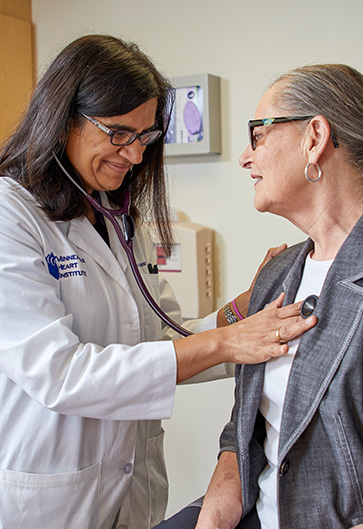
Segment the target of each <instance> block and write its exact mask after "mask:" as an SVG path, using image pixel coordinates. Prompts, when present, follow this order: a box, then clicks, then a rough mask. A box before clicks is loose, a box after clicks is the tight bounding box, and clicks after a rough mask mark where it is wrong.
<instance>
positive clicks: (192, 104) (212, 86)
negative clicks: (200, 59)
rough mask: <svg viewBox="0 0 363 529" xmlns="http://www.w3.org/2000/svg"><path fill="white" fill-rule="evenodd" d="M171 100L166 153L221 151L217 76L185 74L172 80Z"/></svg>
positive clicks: (213, 152) (178, 154)
mask: <svg viewBox="0 0 363 529" xmlns="http://www.w3.org/2000/svg"><path fill="white" fill-rule="evenodd" d="M172 84H173V85H174V87H175V88H174V91H175V102H174V107H173V111H172V114H171V119H170V123H169V127H168V131H167V133H166V136H165V152H166V155H167V156H191V155H200V154H220V153H221V108H220V99H221V97H220V84H221V83H220V77H217V76H216V75H211V74H199V75H187V76H185V77H176V78H174V79H172Z"/></svg>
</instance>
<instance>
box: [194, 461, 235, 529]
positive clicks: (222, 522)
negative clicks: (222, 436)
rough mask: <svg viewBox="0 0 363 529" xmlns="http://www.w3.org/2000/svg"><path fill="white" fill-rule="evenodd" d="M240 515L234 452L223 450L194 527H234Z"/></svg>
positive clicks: (211, 528) (231, 528) (230, 528)
mask: <svg viewBox="0 0 363 529" xmlns="http://www.w3.org/2000/svg"><path fill="white" fill-rule="evenodd" d="M241 516H242V493H241V481H240V477H239V472H238V465H237V458H236V454H234V453H233V452H223V453H222V455H221V456H220V458H219V461H218V464H217V466H216V469H215V471H214V474H213V477H212V479H211V482H210V484H209V487H208V490H207V493H206V495H205V498H204V502H203V507H202V510H201V511H200V514H199V518H198V523H197V525H196V529H234V528H235V527H236V525H237V524H238V522H239V521H240V519H241Z"/></svg>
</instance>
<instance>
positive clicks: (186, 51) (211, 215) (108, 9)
mask: <svg viewBox="0 0 363 529" xmlns="http://www.w3.org/2000/svg"><path fill="white" fill-rule="evenodd" d="M32 4H33V22H34V25H35V40H36V55H37V60H38V66H39V69H40V70H42V69H43V68H44V67H45V66H46V64H47V63H48V60H49V59H50V58H51V57H53V56H54V55H55V54H56V53H57V52H58V51H60V49H61V48H62V47H63V46H64V45H65V44H67V43H68V42H69V41H71V40H73V39H74V38H76V37H78V36H80V35H81V34H85V33H110V34H114V35H116V36H121V37H123V38H126V39H130V40H135V41H136V42H138V43H139V44H140V45H141V46H142V48H143V49H144V51H146V52H147V53H148V54H149V55H150V56H151V57H152V59H153V60H154V62H155V63H156V65H157V66H158V67H159V69H160V70H161V71H162V72H163V73H164V74H166V75H167V76H169V77H175V76H181V75H189V74H198V73H212V74H215V75H218V76H220V77H221V78H222V141H223V153H222V154H221V155H220V156H216V157H212V158H203V157H198V158H196V159H189V160H187V161H184V160H177V161H174V162H172V163H168V172H169V176H170V184H171V197H172V206H173V207H174V208H175V209H176V210H178V211H181V212H183V214H184V215H185V216H186V218H187V220H190V221H192V222H198V223H200V224H204V225H206V226H209V227H211V228H213V229H214V230H215V233H216V245H217V252H216V261H215V266H216V271H217V277H216V279H217V299H216V306H218V307H219V306H221V305H222V304H223V303H224V302H225V301H227V300H229V299H231V298H232V296H234V295H235V294H237V293H238V292H240V291H243V290H244V289H245V288H246V287H247V286H248V285H249V282H250V280H251V279H252V277H253V275H254V272H255V270H256V268H257V266H258V264H259V262H260V260H261V259H262V257H263V255H264V254H265V250H266V249H267V248H268V247H270V246H275V245H278V244H280V243H282V242H287V243H288V244H292V243H294V242H297V241H299V240H301V239H302V238H303V237H304V235H303V234H301V233H300V232H299V231H298V230H297V229H295V228H294V227H293V226H291V225H289V224H288V223H287V221H285V220H284V219H281V218H278V217H273V216H270V215H268V216H267V215H262V214H260V213H257V212H256V211H255V210H254V207H253V197H254V191H253V184H252V181H251V179H250V178H249V173H248V172H247V171H243V170H242V169H241V168H240V167H239V165H238V158H239V155H240V154H241V152H242V151H243V149H244V147H245V145H246V143H247V126H246V123H247V120H248V119H250V118H252V117H253V116H254V111H255V106H256V104H257V102H258V99H259V98H260V96H261V94H262V92H263V90H264V88H265V87H266V85H267V84H268V83H269V82H270V81H271V80H273V79H274V77H275V76H276V75H277V74H279V73H282V72H284V71H286V70H288V69H290V68H293V67H296V66H300V65H303V64H307V63H314V62H344V63H347V64H350V65H352V66H354V67H356V68H357V69H358V70H360V71H362V70H363V54H362V43H363V37H362V19H363V3H362V1H361V0H345V2H342V1H341V0H303V1H297V0H275V1H271V0H260V1H259V2H255V1H253V0H224V1H223V2H220V1H219V0H218V1H217V0H198V1H197V2H196V1H195V0H183V1H182V2H179V3H177V2H176V1H175V0H169V1H167V0H154V1H153V2H151V1H150V0H137V1H132V0H128V1H126V0H102V1H100V0H62V1H61V2H60V1H59V0H32ZM105 82H106V80H105ZM232 401H233V381H220V382H217V383H210V384H205V385H198V386H195V387H192V388H190V387H189V388H188V387H181V388H178V390H177V396H176V402H175V409H174V415H173V419H172V420H171V421H166V422H165V429H166V430H167V441H166V455H167V463H168V468H169V477H170V503H169V510H168V512H169V514H171V513H173V512H175V510H176V509H178V508H179V507H181V506H183V505H185V504H186V502H188V501H190V500H192V499H194V498H195V497H197V496H199V495H201V494H202V493H203V492H204V490H205V487H206V485H207V483H208V481H209V477H210V475H211V472H212V470H213V468H214V464H215V458H216V453H217V448H218V436H219V433H220V429H221V427H222V425H223V424H224V423H225V422H226V421H227V420H228V418H229V413H230V407H231V403H232Z"/></svg>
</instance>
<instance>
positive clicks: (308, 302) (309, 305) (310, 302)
mask: <svg viewBox="0 0 363 529" xmlns="http://www.w3.org/2000/svg"><path fill="white" fill-rule="evenodd" d="M318 299H319V298H318V296H315V294H312V295H311V296H308V297H307V298H305V299H304V301H303V304H302V305H301V309H300V314H301V316H302V317H303V318H305V319H306V318H308V317H309V316H311V315H312V314H313V312H314V310H315V307H316V304H317V302H318Z"/></svg>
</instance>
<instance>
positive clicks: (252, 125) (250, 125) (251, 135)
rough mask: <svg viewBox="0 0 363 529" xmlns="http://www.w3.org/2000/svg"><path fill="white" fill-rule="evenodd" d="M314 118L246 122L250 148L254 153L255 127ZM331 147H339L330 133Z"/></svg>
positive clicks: (291, 117) (287, 117) (299, 117)
mask: <svg viewBox="0 0 363 529" xmlns="http://www.w3.org/2000/svg"><path fill="white" fill-rule="evenodd" d="M313 117H314V116H283V117H279V118H264V119H251V120H250V121H249V122H248V132H249V138H250V143H251V148H252V150H253V151H254V150H255V149H256V146H257V138H256V134H255V133H254V132H253V129H254V128H255V127H266V126H268V125H277V124H278V123H288V122H290V121H304V120H309V119H311V118H313ZM330 136H331V139H332V142H333V145H334V147H335V148H337V147H339V144H338V142H337V140H336V138H335V136H334V134H333V133H332V132H331V134H330Z"/></svg>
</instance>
